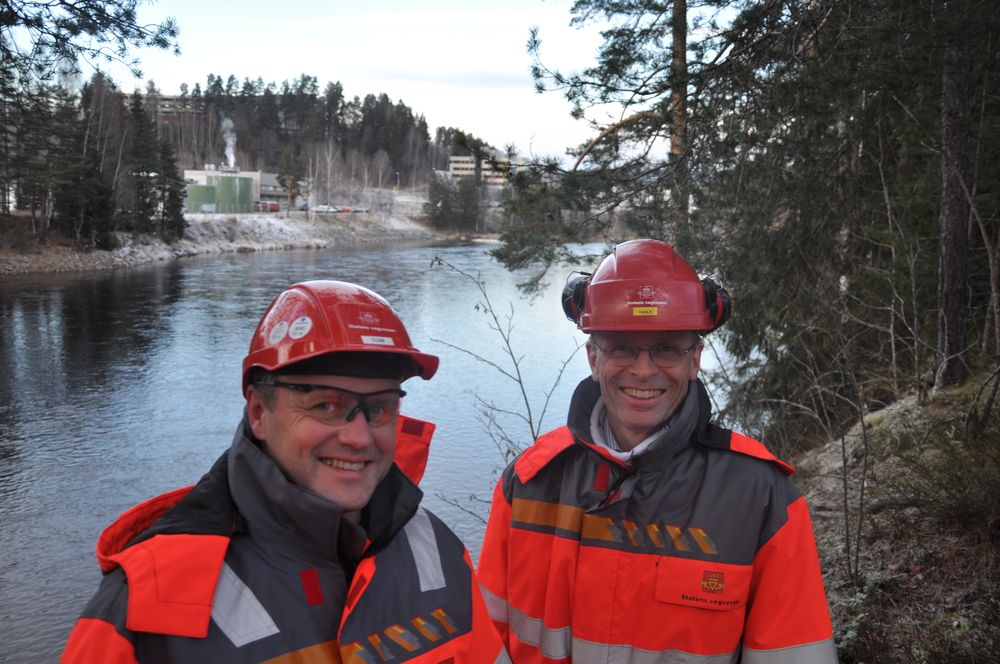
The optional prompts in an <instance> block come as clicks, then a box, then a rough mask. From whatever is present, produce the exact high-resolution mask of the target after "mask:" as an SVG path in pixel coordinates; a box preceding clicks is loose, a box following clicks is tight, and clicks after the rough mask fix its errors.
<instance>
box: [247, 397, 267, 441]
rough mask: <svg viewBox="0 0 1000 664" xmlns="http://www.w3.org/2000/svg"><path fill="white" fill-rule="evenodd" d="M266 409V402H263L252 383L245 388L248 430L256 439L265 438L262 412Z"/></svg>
mask: <svg viewBox="0 0 1000 664" xmlns="http://www.w3.org/2000/svg"><path fill="white" fill-rule="evenodd" d="M265 411H267V404H265V403H264V396H263V395H262V394H261V393H260V392H259V391H258V390H257V388H256V387H254V386H253V385H251V386H249V387H248V388H247V420H248V421H249V422H250V430H251V431H253V435H254V437H256V438H257V439H258V440H265V436H264V413H265Z"/></svg>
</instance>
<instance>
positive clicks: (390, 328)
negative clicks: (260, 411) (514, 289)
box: [243, 281, 438, 394]
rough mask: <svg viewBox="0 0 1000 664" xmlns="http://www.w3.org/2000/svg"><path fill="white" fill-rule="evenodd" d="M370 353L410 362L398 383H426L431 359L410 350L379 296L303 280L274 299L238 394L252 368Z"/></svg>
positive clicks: (257, 334) (396, 318)
mask: <svg viewBox="0 0 1000 664" xmlns="http://www.w3.org/2000/svg"><path fill="white" fill-rule="evenodd" d="M358 351H360V352H370V353H382V354H391V355H398V356H404V357H406V358H409V360H411V361H410V362H409V363H407V364H408V365H409V366H408V368H407V369H406V370H404V373H403V375H402V377H401V380H406V379H407V378H412V377H413V376H420V377H421V378H423V379H424V380H428V379H429V378H430V377H431V376H433V375H434V372H435V371H437V367H438V358H437V356H436V355H428V354H427V353H421V352H420V351H419V350H417V349H416V348H414V347H413V345H412V343H411V342H410V336H409V334H407V332H406V328H405V327H403V322H402V321H401V320H399V316H397V315H396V312H395V311H393V309H392V307H391V306H389V303H388V302H386V301H385V299H384V298H382V296H381V295H379V294H378V293H375V292H373V291H370V290H368V289H367V288H364V287H362V286H357V285H355V284H350V283H347V282H344V281H306V282H303V283H299V284H295V285H294V286H291V287H290V288H288V290H286V291H284V292H283V293H281V294H280V295H278V297H276V298H274V301H272V302H271V305H270V306H269V307H268V308H267V311H265V312H264V315H263V316H262V317H261V319H260V322H259V323H257V329H256V331H254V334H253V338H252V339H251V340H250V351H249V352H248V353H247V356H246V357H245V358H243V393H244V394H246V391H247V384H248V381H249V377H250V372H251V370H253V369H255V368H260V369H264V370H267V371H277V370H278V369H282V368H284V367H288V366H290V365H293V364H296V363H298V362H303V361H304V360H309V359H312V358H316V357H319V356H321V355H326V354H328V353H340V352H358Z"/></svg>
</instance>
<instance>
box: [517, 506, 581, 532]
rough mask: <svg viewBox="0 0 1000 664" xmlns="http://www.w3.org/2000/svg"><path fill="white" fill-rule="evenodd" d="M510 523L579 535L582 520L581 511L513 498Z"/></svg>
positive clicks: (578, 508)
mask: <svg viewBox="0 0 1000 664" xmlns="http://www.w3.org/2000/svg"><path fill="white" fill-rule="evenodd" d="M510 518H511V521H513V522H517V523H525V524H530V525H533V526H545V527H547V528H559V529H561V530H568V531H570V532H574V533H579V532H580V523H581V521H582V519H583V509H582V508H580V507H573V506H572V505H563V504H560V503H547V502H543V501H541V500H527V499H524V498H515V499H514V502H513V504H512V505H511V516H510Z"/></svg>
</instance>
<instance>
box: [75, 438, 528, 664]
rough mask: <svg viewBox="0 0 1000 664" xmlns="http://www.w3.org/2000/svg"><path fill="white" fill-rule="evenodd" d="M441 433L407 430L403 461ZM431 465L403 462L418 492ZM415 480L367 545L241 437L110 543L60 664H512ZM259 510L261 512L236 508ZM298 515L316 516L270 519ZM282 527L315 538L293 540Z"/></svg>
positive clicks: (383, 495)
mask: <svg viewBox="0 0 1000 664" xmlns="http://www.w3.org/2000/svg"><path fill="white" fill-rule="evenodd" d="M423 425H426V426H423ZM432 431H433V425H430V424H427V423H421V422H419V421H418V420H412V419H409V418H407V421H406V423H405V426H404V425H403V424H401V428H400V437H399V440H398V443H397V449H400V448H405V449H407V450H410V451H412V450H413V449H423V450H425V451H426V448H427V444H428V443H429V439H430V434H431V432H432ZM408 436H412V439H410V438H408ZM414 446H416V447H414ZM425 458H426V455H424V456H423V458H421V455H420V454H419V453H418V454H414V455H411V456H410V458H409V461H404V463H405V464H406V466H407V473H408V474H409V475H410V478H411V479H412V480H414V481H415V480H418V479H419V476H420V474H421V473H422V468H423V459H425ZM397 460H398V458H397ZM234 464H235V465H236V466H237V467H236V468H235V470H234ZM234 478H235V481H238V482H240V483H241V484H242V485H243V487H244V488H243V490H242V493H240V492H238V491H236V488H235V485H233V484H232V480H233V479H234ZM411 479H407V478H406V477H404V473H403V472H400V469H399V467H398V466H395V465H394V466H393V467H392V469H391V470H390V472H389V475H387V476H386V478H385V479H384V480H383V481H382V483H380V484H379V486H378V488H376V491H375V493H374V494H373V496H372V500H371V501H370V503H369V507H368V508H366V510H365V511H364V512H363V513H362V522H363V523H364V525H365V529H366V530H365V531H362V530H361V529H360V528H358V527H357V526H356V525H354V524H353V523H350V522H348V521H347V520H341V519H340V518H339V517H340V512H339V508H337V507H336V506H335V505H333V503H330V502H329V501H324V500H323V499H321V498H320V497H318V496H316V495H315V494H307V493H304V492H303V490H302V489H301V488H300V487H296V486H295V485H291V484H290V483H288V482H287V481H286V480H284V479H283V476H282V475H281V474H280V472H279V471H277V467H276V466H274V464H273V462H271V461H270V460H269V459H267V457H266V456H265V455H264V454H263V453H262V452H261V451H260V450H259V448H257V447H256V445H254V444H253V443H252V442H250V441H249V440H248V439H247V438H246V436H245V430H242V429H241V432H238V434H237V439H236V440H235V441H234V444H233V448H231V449H230V450H229V451H228V452H227V453H226V454H224V455H223V456H222V458H220V460H219V461H218V462H217V463H216V464H215V466H214V467H213V469H212V470H211V471H210V472H209V473H208V474H207V475H206V476H205V477H204V478H203V479H202V480H201V481H200V482H199V483H198V484H197V485H196V486H195V487H189V488H187V489H180V490H177V491H173V492H170V493H168V494H164V495H163V496H160V497H158V498H154V499H153V500H150V501H147V502H145V503H143V504H141V505H139V506H137V507H135V508H133V509H131V510H129V511H128V512H126V513H125V514H123V515H122V517H120V519H119V520H118V521H117V522H116V523H115V524H113V525H112V526H110V527H109V528H108V529H106V530H105V532H104V533H103V534H102V536H101V539H100V541H99V544H98V546H99V551H98V557H99V559H100V561H101V565H102V569H103V570H104V571H105V577H104V580H103V582H102V584H101V587H100V589H99V590H98V592H97V594H96V595H95V596H94V598H93V599H92V600H91V602H90V604H88V606H87V608H86V609H85V611H84V614H83V617H82V618H81V619H80V620H79V621H78V623H77V624H76V626H75V627H74V630H73V632H72V634H71V635H70V639H69V642H68V643H67V646H66V649H65V651H64V653H63V658H62V661H63V662H73V663H76V662H80V663H85V664H90V663H95V662H122V663H123V664H124V663H133V662H143V663H144V664H145V663H150V662H155V663H161V662H162V663H170V662H189V661H220V662H221V661H225V662H265V661H266V662H274V663H279V662H287V663H289V664H291V663H293V662H316V663H322V662H337V663H339V662H344V663H351V662H378V661H385V660H386V659H394V660H395V661H411V662H426V663H427V664H438V663H439V662H442V661H445V660H449V659H451V660H453V661H455V662H473V663H480V662H482V663H483V664H492V663H493V662H506V661H509V660H508V659H507V656H506V653H505V651H504V650H503V648H502V647H501V645H500V640H499V637H498V636H497V634H496V632H495V630H494V627H493V625H492V623H491V621H490V620H489V616H488V614H487V612H486V607H485V604H484V602H483V600H482V596H481V595H480V592H479V588H478V583H477V582H476V579H475V576H474V573H473V570H472V565H471V562H470V560H469V557H468V554H467V553H466V551H465V547H464V546H463V545H462V543H461V542H460V541H459V540H458V538H457V537H456V536H455V535H454V534H453V533H452V532H451V531H450V530H449V529H448V528H447V527H446V526H445V525H444V524H443V523H442V522H441V521H440V520H438V519H437V518H436V517H435V516H434V515H433V514H431V513H429V512H427V511H426V510H423V509H421V508H419V502H420V496H421V494H420V491H419V489H417V487H416V486H415V485H414V484H413V483H412V482H411ZM261 489H266V490H261ZM248 494H249V495H250V498H249V500H251V501H254V502H253V503H249V502H240V500H234V498H241V497H242V500H243V501H246V500H248V499H247V498H246V496H247V495H248ZM293 498H294V499H297V500H293ZM303 500H312V501H313V502H312V503H309V504H307V505H305V506H303V507H296V508H295V509H290V510H289V511H288V512H282V511H280V509H276V510H275V511H274V512H267V510H268V509H274V503H275V501H277V502H282V501H284V502H287V503H288V504H289V505H292V506H297V505H298V504H299V503H300V502H302V501H303ZM243 507H251V508H253V509H251V511H250V512H249V513H248V512H246V511H244V510H242V509H240V508H243ZM257 510H261V511H257ZM287 515H290V518H291V519H292V520H296V519H297V520H298V521H299V522H298V523H296V524H293V525H295V526H296V528H298V527H300V526H301V527H304V530H297V529H296V528H284V526H286V525H288V524H286V523H285V519H284V517H285V516H287ZM375 520H378V522H377V523H376V522H375ZM272 521H273V522H274V523H271V522H272ZM328 529H329V532H326V531H327V530H328ZM296 533H299V534H301V535H302V537H301V538H300V539H295V535H296ZM359 535H360V537H358V536H359ZM365 535H367V536H368V537H370V538H371V539H370V540H366V539H365Z"/></svg>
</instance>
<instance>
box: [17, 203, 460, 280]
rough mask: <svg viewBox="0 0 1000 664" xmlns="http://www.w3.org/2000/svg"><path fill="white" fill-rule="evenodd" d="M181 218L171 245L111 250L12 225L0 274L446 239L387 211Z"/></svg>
mask: <svg viewBox="0 0 1000 664" xmlns="http://www.w3.org/2000/svg"><path fill="white" fill-rule="evenodd" d="M185 218H186V219H187V222H188V227H187V229H186V230H185V232H184V237H183V238H182V239H181V240H180V241H178V242H176V243H174V244H167V243H165V242H162V241H160V240H158V239H157V238H155V237H152V236H148V235H135V234H128V233H119V234H118V241H119V243H120V246H119V247H118V248H117V249H115V250H113V251H102V250H96V249H95V250H90V251H80V250H77V249H75V248H74V247H73V246H72V243H71V242H69V241H68V240H66V239H63V238H60V237H58V236H55V235H54V234H50V236H49V238H48V240H47V242H46V243H45V244H39V243H38V242H37V241H35V239H34V238H33V237H31V236H30V231H25V230H23V229H21V230H20V232H18V231H17V230H16V229H15V230H14V231H12V232H11V233H8V235H9V237H6V238H4V240H5V241H3V242H0V274H30V273H37V272H74V271H93V270H108V269H116V268H128V267H134V266H137V265H142V264H146V263H153V262H157V261H167V260H174V259H177V258H181V257H185V256H197V255H201V254H218V253H233V252H254V251H273V250H280V249H325V248H330V247H333V246H343V245H355V244H357V245H361V244H374V243H385V242H400V241H403V242H418V241H432V240H436V239H446V237H445V236H443V235H441V234H439V233H437V232H435V231H434V230H432V229H429V228H427V227H425V226H423V225H422V224H420V223H418V222H416V221H413V220H412V219H410V218H408V217H405V216H401V215H392V214H388V215H378V214H358V213H350V214H344V213H337V214H309V213H306V212H293V213H291V214H290V215H285V214H280V215H279V214H262V213H261V214H188V215H185ZM10 223H13V222H10ZM25 235H27V237H25Z"/></svg>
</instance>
